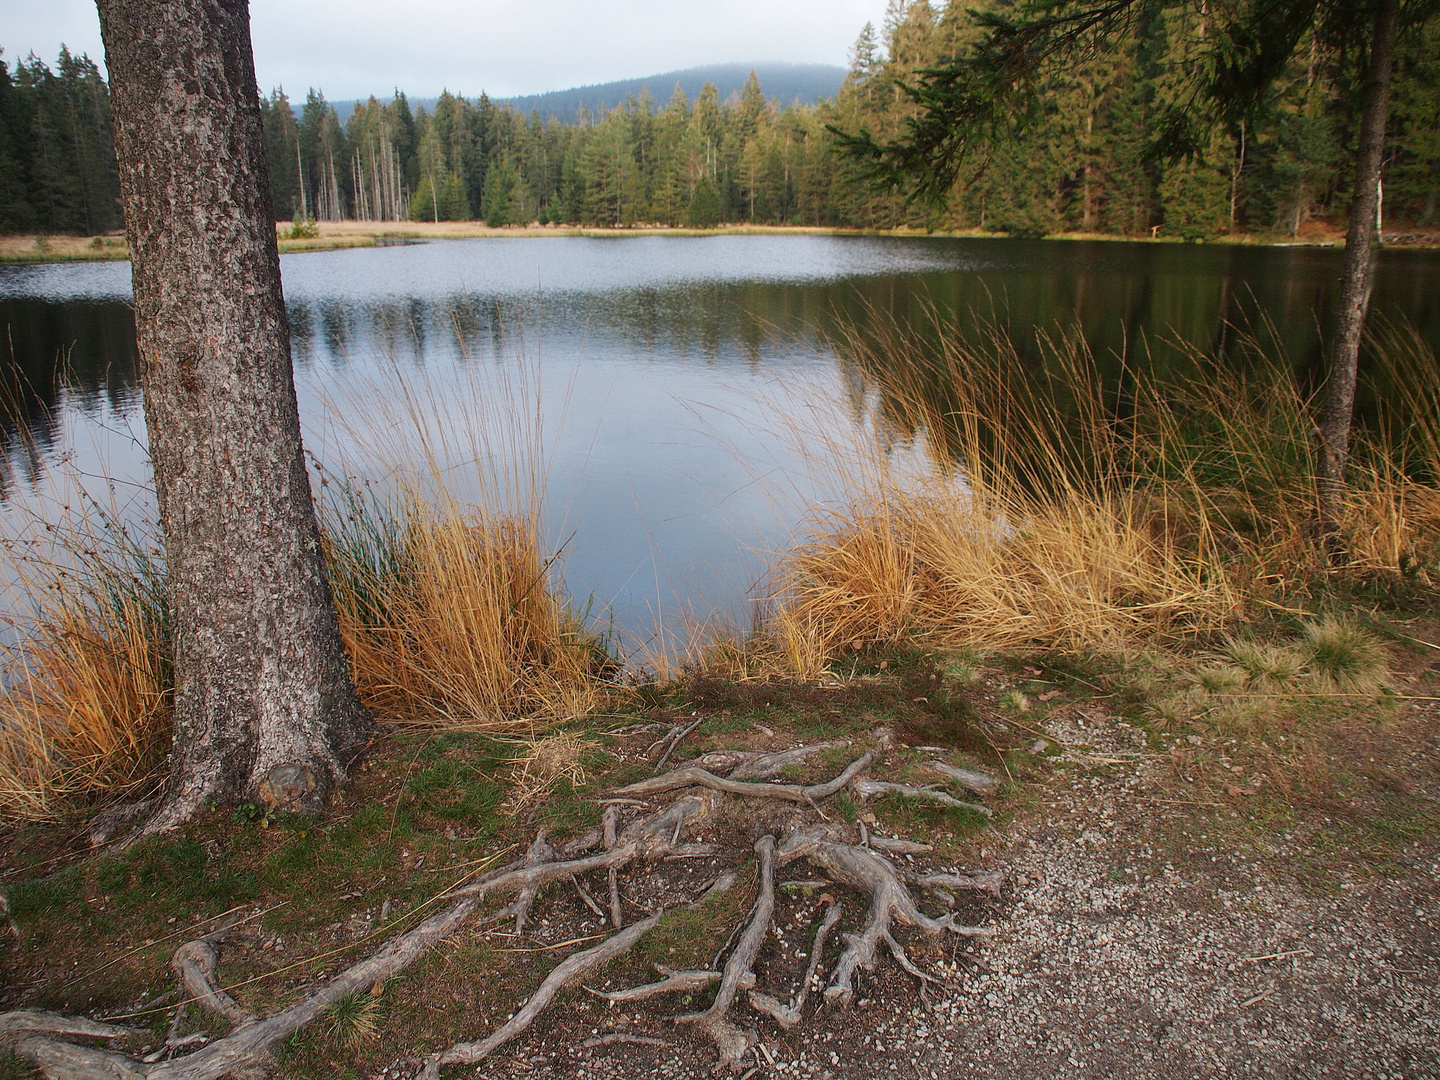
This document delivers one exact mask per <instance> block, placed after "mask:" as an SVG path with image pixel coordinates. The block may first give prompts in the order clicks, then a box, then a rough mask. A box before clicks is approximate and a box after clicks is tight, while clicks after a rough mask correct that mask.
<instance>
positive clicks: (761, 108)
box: [264, 73, 841, 227]
mask: <svg viewBox="0 0 1440 1080" xmlns="http://www.w3.org/2000/svg"><path fill="white" fill-rule="evenodd" d="M264 114H265V132H266V145H267V150H268V154H269V160H270V177H271V187H272V190H273V192H274V199H275V212H276V215H277V218H288V217H292V216H296V215H299V216H307V217H314V218H316V219H319V220H322V221H323V220H331V221H334V220H340V219H342V218H351V217H358V218H365V219H371V220H386V221H400V220H405V219H407V218H408V219H412V220H417V221H465V220H482V221H484V222H486V223H487V224H490V225H509V224H517V223H529V222H533V221H539V222H542V223H546V222H566V223H579V224H590V225H633V224H650V223H655V224H663V225H696V226H701V227H704V226H710V225H716V224H719V223H720V222H729V221H757V222H767V223H777V224H778V223H782V222H793V223H797V224H807V225H822V224H838V223H840V221H841V216H840V215H839V214H838V213H837V209H836V206H835V204H834V195H835V188H836V180H835V168H836V162H835V160H834V157H833V152H832V148H831V140H830V137H829V135H828V133H827V132H826V130H825V123H826V121H827V120H830V119H832V116H831V114H830V113H829V112H828V111H827V110H826V109H823V108H821V109H817V108H814V107H808V108H807V107H801V106H790V107H788V108H783V109H782V108H779V107H778V106H777V105H775V104H774V103H773V102H771V101H769V100H767V99H766V97H765V94H764V91H763V89H762V88H761V85H760V81H759V79H757V78H756V77H755V75H754V74H753V73H752V74H751V76H750V78H749V80H748V81H747V83H746V85H745V87H744V90H743V91H742V92H741V93H739V94H738V95H732V97H731V98H730V99H729V100H727V101H721V100H720V97H719V94H718V92H717V91H716V89H715V87H714V85H713V84H711V83H706V84H705V87H704V88H703V89H702V90H701V92H700V94H699V95H698V96H697V97H696V98H695V100H694V101H691V100H689V99H688V98H687V97H686V95H685V93H684V92H683V91H681V90H680V89H679V88H678V87H677V88H676V90H675V92H674V93H673V94H672V95H671V97H670V98H669V100H668V101H667V102H666V103H665V104H664V105H663V106H659V105H657V103H656V102H655V101H654V99H653V98H651V96H650V94H649V92H648V91H642V92H641V93H640V94H639V95H632V96H629V97H627V99H626V101H625V102H624V103H623V104H621V105H619V106H617V107H616V108H614V109H612V110H610V111H609V112H607V113H605V114H604V115H601V116H592V115H590V114H588V113H585V112H584V111H583V110H582V114H581V117H580V120H579V122H578V123H574V124H561V123H559V122H558V121H556V120H555V119H553V118H547V119H542V118H541V117H540V115H539V114H538V113H535V112H531V113H530V114H529V115H528V116H527V115H525V114H523V113H520V112H518V111H516V110H514V109H511V108H508V107H500V106H497V105H495V104H494V103H493V102H491V101H490V100H489V98H487V97H485V96H483V95H482V96H481V97H480V98H479V99H478V100H474V101H471V100H467V99H466V98H463V97H458V96H456V95H454V94H449V93H446V94H442V95H441V96H440V99H439V101H438V102H437V103H436V105H435V107H434V109H433V110H431V111H428V112H427V111H426V110H425V109H423V108H420V109H416V110H414V111H413V112H412V110H411V108H410V106H409V104H408V102H407V101H406V99H405V96H404V95H403V94H398V93H397V94H396V95H395V97H394V98H393V99H392V100H390V101H386V102H381V101H377V100H376V99H375V98H371V99H370V100H369V101H368V102H366V103H364V104H362V105H360V106H359V107H358V108H357V109H356V110H355V111H354V113H352V114H351V116H350V118H349V119H348V121H347V122H346V123H345V124H344V125H343V126H342V125H341V123H340V121H339V116H338V114H337V112H336V110H335V108H334V107H333V106H331V105H330V104H328V103H327V102H326V101H325V98H324V96H323V95H321V94H319V93H317V92H315V91H313V90H312V91H311V92H310V94H309V96H308V97H307V98H306V100H305V103H304V105H303V106H301V107H300V109H299V115H298V117H297V116H296V111H295V110H294V108H293V107H292V106H291V103H290V102H289V100H288V99H287V98H286V97H285V94H284V93H283V92H282V91H280V90H276V91H275V92H274V93H273V94H272V95H271V96H270V98H269V100H268V101H266V102H265V103H264Z"/></svg>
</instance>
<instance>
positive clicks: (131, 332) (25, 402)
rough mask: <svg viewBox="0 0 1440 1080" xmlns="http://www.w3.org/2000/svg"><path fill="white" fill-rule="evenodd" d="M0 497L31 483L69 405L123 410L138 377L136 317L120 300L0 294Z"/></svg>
mask: <svg viewBox="0 0 1440 1080" xmlns="http://www.w3.org/2000/svg"><path fill="white" fill-rule="evenodd" d="M0 326H3V327H4V331H5V340H4V342H3V344H0V349H3V354H0V499H5V498H8V497H9V494H10V491H11V489H12V486H13V485H14V484H15V483H17V482H21V483H25V484H33V483H34V482H35V480H36V479H37V478H38V476H39V475H40V473H41V472H42V471H43V466H44V461H45V458H46V456H47V455H48V454H49V452H50V451H51V450H52V449H53V447H54V446H55V444H56V443H57V442H58V441H59V440H60V438H61V436H62V434H63V430H64V424H65V421H66V418H67V416H68V415H69V414H71V413H83V414H96V413H99V412H101V411H103V410H104V409H106V408H107V407H108V408H110V409H112V410H114V411H116V412H124V411H125V410H127V409H129V408H130V407H131V405H132V404H133V402H134V397H135V393H136V387H137V382H138V374H137V363H136V354H135V323H134V318H133V315H132V313H131V310H130V306H129V305H128V304H125V303H122V302H120V301H108V302H94V301H88V302H70V303H64V304H58V303H52V302H48V301H43V300H26V299H6V300H0Z"/></svg>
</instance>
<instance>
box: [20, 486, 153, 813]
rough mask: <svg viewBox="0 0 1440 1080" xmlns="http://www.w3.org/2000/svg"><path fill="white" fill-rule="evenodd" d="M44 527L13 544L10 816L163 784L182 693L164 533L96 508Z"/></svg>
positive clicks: (48, 811)
mask: <svg viewBox="0 0 1440 1080" xmlns="http://www.w3.org/2000/svg"><path fill="white" fill-rule="evenodd" d="M39 533H40V535H39V536H38V537H32V538H30V539H28V540H17V539H12V540H11V541H10V542H9V544H8V545H7V547H8V554H9V555H10V557H11V569H12V575H13V580H12V589H11V592H12V603H11V604H10V605H9V606H7V611H8V612H9V614H8V615H7V616H6V617H5V619H4V628H5V631H6V643H5V646H4V648H3V654H0V662H3V665H4V671H3V678H4V692H3V694H0V815H5V816H18V817H29V818H37V817H49V816H52V815H53V814H55V813H56V812H57V811H58V810H59V809H60V808H61V807H62V806H63V805H64V802H65V800H66V799H68V798H70V797H71V796H74V795H77V794H80V793H90V794H103V795H108V796H115V797H120V796H124V795H128V794H132V793H134V792H136V791H137V790H139V789H143V788H144V787H146V786H147V785H150V784H151V783H153V781H154V780H155V778H156V775H157V771H158V769H159V768H160V766H161V764H162V762H163V759H164V755H165V750H166V747H167V744H168V741H169V735H170V719H171V702H172V697H173V689H174V680H173V673H172V670H171V664H170V655H171V654H170V629H169V607H168V603H167V601H166V594H165V577H164V567H163V562H162V561H161V559H160V557H159V551H158V548H157V547H156V545H155V544H154V542H153V537H151V536H149V535H148V534H146V533H145V532H144V531H143V530H138V529H134V528H126V527H124V526H123V525H121V524H120V523H119V522H118V521H117V519H115V518H114V517H112V516H110V515H108V514H104V513H100V512H98V511H95V510H93V508H92V511H91V512H90V513H85V514H81V515H79V516H78V517H76V518H71V519H68V520H66V519H62V520H61V521H60V522H58V523H54V522H52V523H49V524H48V525H47V526H46V527H45V528H42V529H40V530H39Z"/></svg>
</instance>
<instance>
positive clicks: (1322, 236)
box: [0, 221, 1440, 264]
mask: <svg viewBox="0 0 1440 1080" xmlns="http://www.w3.org/2000/svg"><path fill="white" fill-rule="evenodd" d="M316 228H317V229H318V232H319V235H317V236H314V237H308V238H303V239H290V238H289V236H288V235H287V234H288V233H289V231H290V223H289V222H284V221H282V222H277V223H276V226H275V229H276V233H277V235H278V237H279V241H280V251H281V254H295V253H299V252H305V251H334V250H337V249H340V248H355V247H383V246H386V245H389V244H404V243H423V242H425V241H429V240H461V239H476V238H482V237H504V238H508V239H517V238H535V239H543V238H548V237H556V236H587V237H624V236H895V237H925V236H929V237H942V238H960V239H987V240H1004V239H1010V238H1011V237H1009V236H1008V235H1007V234H1004V233H996V232H988V231H984V230H981V229H968V230H959V231H956V230H938V229H937V230H930V231H927V230H925V229H914V228H895V229H848V228H828V227H818V226H801V225H721V226H718V227H716V228H713V229H691V228H681V227H676V226H666V225H633V226H626V227H623V228H609V227H600V226H584V225H507V226H503V227H499V228H495V227H491V226H488V225H486V224H484V223H483V222H479V221H440V222H429V221H394V222H386V221H339V222H319V223H318V224H317V226H316ZM1044 239H1046V240H1103V241H1111V242H1119V243H1127V242H1128V243H1148V244H1181V243H1185V242H1186V241H1184V240H1182V239H1181V238H1179V237H1175V236H1165V235H1163V234H1159V235H1154V236H1119V235H1115V234H1111V233H1087V232H1067V233H1054V234H1051V235H1049V236H1046V237H1044ZM1198 242H1199V243H1207V244H1239V245H1245V246H1255V247H1344V246H1345V237H1344V234H1343V233H1341V232H1338V231H1335V230H1331V229H1328V228H1313V229H1311V230H1309V231H1307V232H1306V233H1305V234H1304V235H1303V236H1299V237H1293V236H1287V235H1277V234H1274V233H1235V234H1229V235H1223V236H1217V237H1214V238H1212V239H1209V240H1204V241H1198ZM1386 246H1387V247H1396V248H1431V247H1437V246H1440V231H1437V230H1433V229H1432V230H1414V229H1411V230H1402V229H1397V230H1395V231H1394V232H1393V233H1392V234H1391V236H1390V238H1389V239H1388V241H1387V244H1386ZM129 257H130V250H129V247H128V245H127V244H126V242H125V236H124V234H123V233H118V232H117V233H109V234H106V235H103V236H45V235H36V234H33V233H32V234H22V235H14V236H0V264H5V263H11V264H17V263H18V264H27V263H52V262H108V261H117V260H122V259H128V258H129Z"/></svg>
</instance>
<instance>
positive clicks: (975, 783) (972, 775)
mask: <svg viewBox="0 0 1440 1080" xmlns="http://www.w3.org/2000/svg"><path fill="white" fill-rule="evenodd" d="M925 768H927V769H929V770H930V771H931V772H938V773H940V774H941V775H942V776H948V777H949V778H950V779H951V780H953V781H954V782H955V783H957V784H959V785H960V786H961V787H963V788H966V789H968V790H970V791H973V792H974V793H975V794H976V795H994V794H995V793H996V792H997V791H999V790H1000V781H999V780H998V779H996V778H995V777H993V776H990V775H989V774H988V773H983V772H976V771H975V770H974V769H958V768H956V767H955V766H954V765H947V764H945V762H943V761H927V762H926V763H925Z"/></svg>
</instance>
